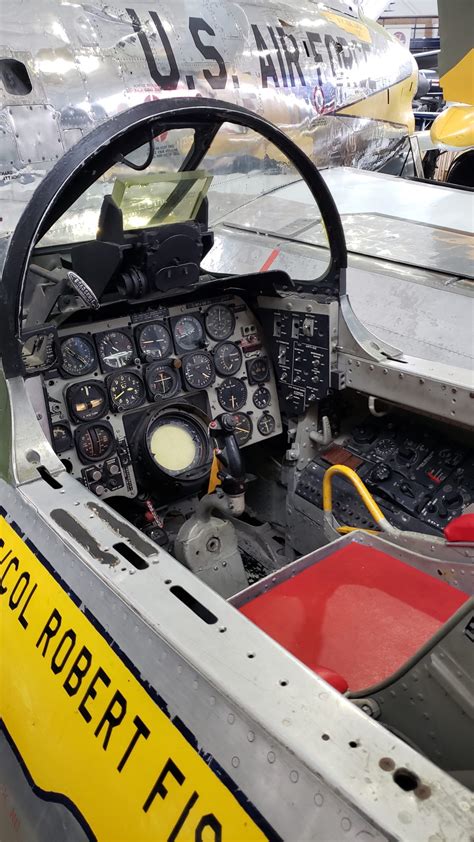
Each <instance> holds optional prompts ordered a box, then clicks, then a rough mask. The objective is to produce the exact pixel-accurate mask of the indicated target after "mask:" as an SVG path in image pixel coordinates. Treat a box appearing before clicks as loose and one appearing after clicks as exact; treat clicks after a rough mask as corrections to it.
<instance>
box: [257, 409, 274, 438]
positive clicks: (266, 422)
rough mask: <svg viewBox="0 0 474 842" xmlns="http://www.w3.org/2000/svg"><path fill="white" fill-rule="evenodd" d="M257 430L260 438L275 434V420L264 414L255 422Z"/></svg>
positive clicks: (271, 416)
mask: <svg viewBox="0 0 474 842" xmlns="http://www.w3.org/2000/svg"><path fill="white" fill-rule="evenodd" d="M257 430H258V432H259V433H260V435H262V436H269V435H270V434H271V433H274V432H275V419H274V417H273V415H270V414H269V413H265V415H261V416H260V418H259V419H258V421H257Z"/></svg>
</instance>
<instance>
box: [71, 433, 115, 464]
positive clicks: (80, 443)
mask: <svg viewBox="0 0 474 842" xmlns="http://www.w3.org/2000/svg"><path fill="white" fill-rule="evenodd" d="M114 446H115V442H114V437H113V433H112V431H111V429H110V428H109V427H108V426H107V425H106V424H92V425H91V426H89V427H78V429H77V430H76V447H77V452H78V454H79V457H80V459H82V461H85V462H98V461H99V460H100V459H105V458H106V457H107V456H109V454H110V453H112V451H113V449H114Z"/></svg>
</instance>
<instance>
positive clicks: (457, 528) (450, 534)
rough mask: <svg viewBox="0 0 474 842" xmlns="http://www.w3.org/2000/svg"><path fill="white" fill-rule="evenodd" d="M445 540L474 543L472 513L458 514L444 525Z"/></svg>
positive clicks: (473, 519)
mask: <svg viewBox="0 0 474 842" xmlns="http://www.w3.org/2000/svg"><path fill="white" fill-rule="evenodd" d="M444 537H445V538H446V540H447V541H450V542H454V541H466V542H471V541H472V542H473V543H474V514H472V515H470V514H469V515H460V516H459V517H455V518H454V520H451V521H450V522H449V523H448V524H447V525H446V526H445V527H444Z"/></svg>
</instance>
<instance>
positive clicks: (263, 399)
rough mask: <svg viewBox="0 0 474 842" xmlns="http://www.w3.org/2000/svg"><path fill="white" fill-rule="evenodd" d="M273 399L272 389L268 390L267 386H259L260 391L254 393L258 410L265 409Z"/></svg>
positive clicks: (254, 400)
mask: <svg viewBox="0 0 474 842" xmlns="http://www.w3.org/2000/svg"><path fill="white" fill-rule="evenodd" d="M271 399H272V395H271V392H270V389H267V388H266V387H265V386H259V387H258V389H256V391H255V392H254V393H253V398H252V400H253V402H254V404H255V406H256V407H257V409H265V407H266V406H268V404H269V403H270V401H271Z"/></svg>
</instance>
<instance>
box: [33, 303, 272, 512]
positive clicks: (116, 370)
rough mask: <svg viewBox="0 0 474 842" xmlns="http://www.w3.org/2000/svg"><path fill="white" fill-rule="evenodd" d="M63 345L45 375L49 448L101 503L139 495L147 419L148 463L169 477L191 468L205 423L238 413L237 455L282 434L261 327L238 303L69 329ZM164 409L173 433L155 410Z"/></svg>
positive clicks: (153, 311) (158, 311)
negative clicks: (141, 434)
mask: <svg viewBox="0 0 474 842" xmlns="http://www.w3.org/2000/svg"><path fill="white" fill-rule="evenodd" d="M58 346H59V355H58V361H57V367H56V369H54V370H52V371H51V370H50V371H49V372H47V373H46V374H45V375H44V383H45V390H46V393H47V400H48V408H49V416H50V426H51V438H52V443H53V447H54V448H55V450H56V452H57V453H58V454H59V455H60V456H61V458H63V459H64V460H65V461H66V460H67V463H69V464H68V468H69V469H70V470H71V473H72V474H74V475H76V476H77V477H78V479H80V480H81V481H82V482H83V483H84V484H85V485H87V486H88V487H89V488H90V489H91V490H92V491H93V492H94V493H96V494H97V495H98V496H100V497H109V496H113V495H115V496H118V495H122V496H129V497H134V496H136V494H137V491H138V486H139V485H140V478H139V477H138V476H137V470H136V469H137V464H136V461H137V456H136V454H137V452H138V450H137V448H136V446H135V442H134V436H135V431H136V429H137V428H139V427H140V424H141V421H142V419H144V423H145V422H146V424H147V425H148V426H147V428H146V429H147V431H146V435H145V438H146V442H147V443H148V450H149V455H151V456H153V458H156V460H157V461H158V456H157V455H156V454H155V452H154V451H156V452H157V453H158V454H159V459H161V462H160V465H161V466H164V469H165V472H166V473H167V474H168V475H170V476H173V475H178V474H179V473H180V470H181V467H180V466H184V467H186V466H189V467H193V466H194V463H195V461H196V459H197V455H196V452H194V451H193V452H191V449H192V447H196V442H197V441H198V442H199V445H200V447H201V443H200V438H199V437H200V433H199V430H198V428H199V427H201V428H202V429H205V422H204V421H203V419H209V421H210V420H211V419H212V418H215V417H216V416H217V415H219V414H220V413H222V412H230V413H231V414H233V415H234V416H235V420H236V430H235V435H236V437H237V440H238V443H239V445H240V447H246V446H249V445H251V444H254V443H256V442H259V441H263V440H264V439H267V438H270V437H272V436H274V435H278V434H279V433H281V431H282V422H281V416H280V411H279V405H278V398H277V391H276V382H275V375H274V372H273V368H272V365H271V362H270V358H269V355H268V352H267V349H266V347H265V343H264V338H263V333H262V329H261V327H260V325H259V324H258V323H257V321H256V319H255V316H254V315H253V313H252V312H251V311H250V310H249V308H248V307H247V306H246V304H245V303H244V302H243V301H242V300H241V299H239V298H237V297H234V296H228V297H226V298H222V299H219V301H218V302H215V301H204V302H202V303H198V304H196V303H193V304H182V305H176V306H174V307H170V308H167V307H163V306H160V307H158V308H157V307H154V308H148V309H146V310H145V309H144V310H143V311H141V312H134V313H133V314H132V315H131V316H129V317H123V318H117V319H111V320H110V321H102V322H99V323H97V324H95V325H92V326H88V329H87V330H85V329H84V328H82V329H78V328H77V327H76V328H65V329H63V330H60V331H59V338H58ZM180 407H182V408H181V409H180ZM193 407H194V409H193ZM167 408H172V409H173V412H174V416H176V417H174V416H173V417H174V420H173V422H172V424H173V425H174V426H171V421H169V419H168V421H166V413H165V415H164V417H163V418H161V413H160V412H155V411H154V410H155V409H156V410H161V409H163V412H164V411H165V410H166V409H167ZM188 411H191V412H196V413H200V414H201V416H202V417H201V420H199V419H193V417H192V416H189V417H186V413H187V412H188ZM176 413H177V414H176ZM180 416H181V421H180ZM150 419H151V420H150ZM176 419H177V420H176ZM165 422H166V423H165ZM191 428H193V429H194V430H195V432H194V433H193V435H191ZM150 430H151V431H152V432H151V433H150ZM166 436H168V437H169V438H168V440H167V439H166ZM167 441H168V447H167ZM193 443H194V444H193ZM201 449H202V448H201ZM188 450H189V459H188V462H186V458H187V456H186V454H187V452H188ZM199 452H201V451H199ZM202 452H203V453H204V451H202ZM170 453H174V456H171V457H170ZM206 453H207V450H206ZM139 458H140V457H138V460H139ZM203 458H204V456H203ZM67 463H66V464H67ZM173 465H174V466H175V467H173ZM176 466H177V467H176ZM175 468H176V469H175ZM183 470H184V468H183Z"/></svg>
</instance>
